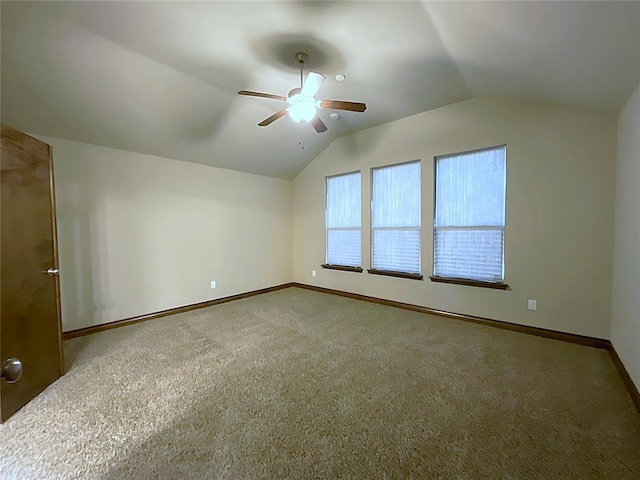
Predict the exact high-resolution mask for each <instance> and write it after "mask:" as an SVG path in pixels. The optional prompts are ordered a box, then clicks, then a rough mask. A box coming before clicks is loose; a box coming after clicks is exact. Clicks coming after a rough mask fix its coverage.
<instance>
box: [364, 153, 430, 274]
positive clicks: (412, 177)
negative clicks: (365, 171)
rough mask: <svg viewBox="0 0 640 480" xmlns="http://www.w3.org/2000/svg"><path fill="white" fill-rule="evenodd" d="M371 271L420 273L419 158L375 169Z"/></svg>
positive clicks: (372, 194) (372, 202)
mask: <svg viewBox="0 0 640 480" xmlns="http://www.w3.org/2000/svg"><path fill="white" fill-rule="evenodd" d="M371 196H372V197H371V270H369V272H370V273H380V274H387V275H389V274H390V275H394V274H395V276H402V277H409V278H416V279H422V275H420V162H419V161H417V162H411V163H403V164H400V165H393V166H390V167H381V168H376V169H373V179H372V193H371Z"/></svg>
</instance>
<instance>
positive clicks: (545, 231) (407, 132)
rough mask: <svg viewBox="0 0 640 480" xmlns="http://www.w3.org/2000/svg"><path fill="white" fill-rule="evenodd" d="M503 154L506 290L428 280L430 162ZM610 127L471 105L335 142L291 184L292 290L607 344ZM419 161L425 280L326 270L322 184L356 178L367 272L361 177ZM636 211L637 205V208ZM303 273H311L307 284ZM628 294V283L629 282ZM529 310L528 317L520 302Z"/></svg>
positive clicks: (587, 118) (602, 121)
mask: <svg viewBox="0 0 640 480" xmlns="http://www.w3.org/2000/svg"><path fill="white" fill-rule="evenodd" d="M501 144H506V145H507V190H508V191H507V224H506V245H505V259H506V282H507V283H508V284H509V285H510V287H511V290H508V291H499V290H491V289H486V288H478V287H468V286H460V285H447V284H441V283H432V282H431V281H429V279H428V278H426V277H427V276H428V275H429V274H430V272H431V269H432V249H433V242H432V217H433V157H434V156H436V155H441V154H446V153H454V152H460V151H464V150H470V149H475V148H481V147H489V146H494V145H501ZM615 152H616V120H615V117H613V116H607V115H598V114H594V113H590V112H588V111H583V110H577V109H571V108H561V107H551V106H543V105H530V104H524V103H515V102H506V101H498V100H491V99H482V98H474V99H471V100H467V101H464V102H460V103H457V104H453V105H449V106H446V107H443V108H439V109H436V110H432V111H429V112H425V113H421V114H418V115H414V116H412V117H407V118H404V119H400V120H397V121H395V122H391V123H388V124H385V125H381V126H379V127H375V128H372V129H369V130H365V131H363V132H358V133H355V134H352V135H349V136H345V137H342V138H340V139H338V140H336V141H335V142H334V143H333V144H332V145H330V146H329V147H328V148H327V149H326V150H325V151H324V152H323V153H322V154H320V155H319V156H318V157H317V158H316V159H315V160H314V161H313V162H312V163H311V164H310V165H309V166H308V167H307V168H306V169H305V170H304V171H303V172H302V173H300V174H299V175H298V176H297V177H296V178H295V179H294V194H293V205H294V206H293V209H294V210H293V215H294V218H293V230H294V240H293V248H294V255H293V258H294V260H293V261H294V270H293V278H294V281H297V282H302V283H307V284H314V285H320V286H324V287H328V288H335V289H339V290H344V291H349V292H355V293H360V294H365V295H371V296H375V297H382V298H387V299H392V300H396V301H401V302H407V303H412V304H417V305H422V306H427V307H432V308H437V309H441V310H446V311H450V312H456V313H463V314H469V315H477V316H483V317H489V318H493V319H496V320H503V321H508V322H513V323H518V324H524V325H531V326H536V327H542V328H549V329H553V330H559V331H563V332H569V333H575V334H582V335H589V336H594V337H600V338H608V337H609V323H610V317H611V279H612V261H613V235H612V230H613V205H614V186H615V156H616V153H615ZM415 159H421V160H422V181H423V197H422V207H423V209H422V225H423V229H422V234H423V237H422V251H423V255H422V265H423V274H424V275H425V278H426V279H425V280H424V281H416V280H408V279H399V278H392V277H383V276H377V275H370V274H367V273H366V272H365V273H362V274H357V273H351V272H341V271H333V270H325V269H322V268H320V264H321V263H324V258H325V244H324V238H325V234H324V201H325V198H324V195H325V192H324V188H325V186H324V177H325V176H326V175H334V174H339V173H342V172H349V171H354V170H357V169H362V172H363V177H362V179H363V180H362V199H363V205H364V211H363V217H362V225H363V232H362V233H363V235H362V236H363V248H362V252H363V266H364V267H365V268H367V267H369V265H370V261H369V252H370V250H369V246H370V240H369V235H370V228H369V215H370V211H369V201H370V180H369V168H370V167H374V166H379V165H385V164H392V163H398V162H405V161H409V160H415ZM636 205H637V204H636ZM311 270H316V271H317V277H316V278H312V276H311ZM636 285H637V284H636ZM530 298H531V299H537V300H538V310H537V311H535V312H533V311H529V310H527V299H530Z"/></svg>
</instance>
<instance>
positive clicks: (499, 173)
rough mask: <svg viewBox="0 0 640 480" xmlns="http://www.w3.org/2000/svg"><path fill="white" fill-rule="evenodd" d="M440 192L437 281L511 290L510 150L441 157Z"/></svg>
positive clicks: (438, 163) (436, 221) (435, 262)
mask: <svg viewBox="0 0 640 480" xmlns="http://www.w3.org/2000/svg"><path fill="white" fill-rule="evenodd" d="M435 188H436V192H435V216H434V238H433V275H434V277H431V279H432V280H434V281H439V280H440V281H443V280H444V281H446V279H447V278H448V279H464V280H471V281H472V282H469V283H468V284H481V282H488V283H493V284H500V285H503V286H504V288H506V285H504V284H503V283H502V282H503V280H504V225H505V189H506V147H505V146H500V147H494V148H487V149H484V150H479V151H473V152H467V153H458V154H454V155H444V156H441V157H436V159H435ZM456 283H458V282H456ZM459 283H465V282H459ZM487 286H488V285H487ZM500 288H502V287H500Z"/></svg>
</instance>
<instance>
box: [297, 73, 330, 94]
mask: <svg viewBox="0 0 640 480" xmlns="http://www.w3.org/2000/svg"><path fill="white" fill-rule="evenodd" d="M325 80H326V77H325V76H324V75H320V74H319V73H316V72H309V74H308V75H307V80H306V81H305V82H304V85H303V87H302V91H301V92H300V93H301V94H302V95H305V96H307V97H315V96H316V93H318V90H320V87H321V86H322V84H323V83H324V81H325Z"/></svg>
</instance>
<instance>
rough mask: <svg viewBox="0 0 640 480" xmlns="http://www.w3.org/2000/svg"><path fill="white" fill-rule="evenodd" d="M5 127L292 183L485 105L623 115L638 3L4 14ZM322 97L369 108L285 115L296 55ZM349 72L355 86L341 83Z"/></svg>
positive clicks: (90, 7)
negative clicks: (334, 160)
mask: <svg viewBox="0 0 640 480" xmlns="http://www.w3.org/2000/svg"><path fill="white" fill-rule="evenodd" d="M1 22H2V23H1V35H2V38H1V40H2V45H1V49H2V52H1V54H2V57H1V88H2V91H1V100H2V104H1V106H2V110H1V113H2V121H3V123H7V124H9V125H12V126H14V127H16V128H18V129H21V130H24V131H27V132H30V133H34V134H42V135H48V136H55V137H60V138H67V139H71V140H76V141H80V142H87V143H93V144H96V145H104V146H109V147H113V148H119V149H124V150H130V151H134V152H140V153H147V154H152V155H158V156H164V157H169V158H175V159H180V160H185V161H190V162H196V163H202V164H206V165H213V166H219V167H223V168H229V169H234V170H240V171H246V172H252V173H257V174H261V175H269V176H274V177H281V178H293V177H294V176H295V175H296V174H297V173H298V172H300V171H301V170H302V169H303V168H304V167H305V166H306V165H307V164H308V163H309V162H311V160H313V158H315V156H316V155H317V154H318V153H319V152H320V151H322V150H323V149H324V148H325V147H326V146H327V145H329V144H330V143H331V142H332V141H333V140H334V139H335V138H337V137H338V136H341V135H344V134H346V133H350V132H354V131H358V130H362V129H366V128H369V127H372V126H374V125H378V124H381V123H386V122H389V121H392V120H396V119H398V118H401V117H405V116H408V115H413V114H416V113H419V112H423V111H426V110H430V109H433V108H437V107H440V106H443V105H447V104H450V103H454V102H458V101H461V100H464V99H467V98H470V97H473V96H495V97H502V98H513V99H521V100H530V101H539V102H548V103H560V104H566V105H574V106H578V107H584V108H589V109H595V110H600V111H604V112H612V113H614V112H617V111H619V110H620V108H621V107H622V106H623V105H624V103H625V101H626V100H627V99H628V98H629V97H630V95H631V94H632V92H633V90H634V88H635V87H636V86H637V85H638V83H639V81H640V76H639V70H640V3H638V2H626V3H625V2H402V1H394V2H379V1H375V2H360V1H352V2H306V1H282V2H274V1H261V2H242V1H240V2H238V1H236V2H220V1H215V2H7V1H3V2H2V3H1ZM299 50H303V51H306V52H307V53H309V55H310V57H311V58H310V62H309V63H310V64H309V67H310V68H311V69H313V70H315V71H319V72H320V73H323V74H324V75H326V76H327V81H326V83H325V85H324V86H323V87H322V89H321V91H320V94H319V97H320V98H328V99H338V100H352V101H360V102H365V103H366V104H367V106H368V109H367V111H366V112H365V113H363V114H359V113H353V112H340V113H341V118H340V119H338V120H331V119H330V118H329V114H330V113H331V112H330V111H327V110H325V111H322V112H321V114H320V115H321V117H322V119H323V120H324V121H325V123H326V124H327V125H328V127H329V130H328V131H327V132H325V133H323V134H317V133H315V131H314V130H313V129H312V128H311V126H309V125H299V124H294V123H293V122H292V121H291V120H290V119H289V118H288V117H284V118H282V119H280V120H278V121H277V122H275V123H274V124H272V125H271V126H269V127H264V128H263V127H258V126H257V124H258V122H260V121H261V120H263V119H264V118H266V117H268V116H270V115H271V114H272V113H274V112H275V111H277V110H278V109H280V108H281V106H282V105H281V104H280V103H279V102H277V101H272V100H268V99H258V98H249V97H240V96H238V95H237V93H236V92H237V90H240V89H249V90H258V91H264V92H270V93H276V94H281V95H286V94H287V92H288V91H289V90H290V89H291V88H293V87H295V86H297V85H298V83H299V74H298V72H297V70H296V63H295V58H294V54H295V52H296V51H299ZM336 74H343V75H345V76H346V80H345V81H344V82H337V81H336V80H335V75H336Z"/></svg>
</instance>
